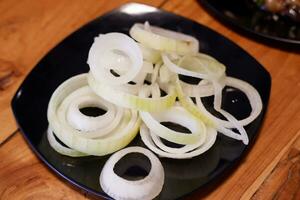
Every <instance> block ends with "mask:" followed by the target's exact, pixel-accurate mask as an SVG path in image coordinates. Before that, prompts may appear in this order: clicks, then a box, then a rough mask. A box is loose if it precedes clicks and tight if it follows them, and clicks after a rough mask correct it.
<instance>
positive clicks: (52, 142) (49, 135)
mask: <svg viewBox="0 0 300 200" xmlns="http://www.w3.org/2000/svg"><path fill="white" fill-rule="evenodd" d="M47 139H48V141H49V144H50V146H51V147H52V148H53V149H54V150H55V151H56V152H58V153H60V154H62V155H65V156H71V157H83V156H88V155H87V154H84V153H81V152H79V151H76V150H74V149H71V148H67V147H65V146H63V145H61V144H60V143H59V142H58V141H57V140H56V139H55V137H54V133H53V131H52V130H51V128H50V127H48V129H47Z"/></svg>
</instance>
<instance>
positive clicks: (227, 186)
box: [164, 0, 300, 199]
mask: <svg viewBox="0 0 300 200" xmlns="http://www.w3.org/2000/svg"><path fill="white" fill-rule="evenodd" d="M164 9H166V10H169V11H172V12H175V13H176V14H179V15H182V16H184V17H187V18H190V19H193V20H195V21H197V22H199V23H202V24H205V25H207V26H209V27H210V28H212V29H214V30H215V31H217V32H219V33H221V34H223V35H225V36H226V37H228V38H230V39H231V40H233V41H234V42H236V43H237V44H238V45H239V46H241V47H242V48H243V49H246V50H247V51H248V52H249V53H250V54H251V55H253V56H254V57H255V58H256V59H257V60H258V61H259V62H260V63H261V64H262V65H263V66H264V67H265V68H266V69H267V70H268V71H269V72H270V74H271V77H272V90H271V97H270V103H269V108H268V111H267V114H266V119H265V121H264V124H263V127H262V129H261V131H260V135H259V137H258V139H257V141H256V143H255V145H254V146H253V147H252V149H251V152H250V153H249V154H248V156H247V157H246V158H245V159H244V160H243V161H242V162H241V164H240V165H239V167H238V168H237V169H236V170H234V172H233V173H232V174H231V176H229V177H227V178H226V180H224V181H223V182H222V184H220V185H219V186H218V188H217V189H215V190H212V189H211V188H209V189H207V191H206V192H204V193H206V194H203V192H201V193H195V194H194V195H193V196H192V197H191V198H190V199H198V198H200V197H205V198H207V199H240V198H241V197H242V195H243V194H244V193H245V192H246V191H247V189H248V188H249V187H250V186H251V185H252V183H255V181H256V180H257V179H259V178H260V176H261V175H263V174H262V173H263V171H264V169H265V168H266V167H268V166H269V165H270V164H271V163H272V161H273V160H274V158H275V157H276V156H277V155H278V154H279V153H280V151H281V150H282V149H284V147H285V146H286V145H287V144H288V143H289V141H290V140H291V139H292V138H293V137H294V136H295V134H296V133H297V132H298V131H299V130H300V123H299V120H300V115H299V112H300V93H299V91H300V78H299V77H300V68H299V64H300V56H299V54H297V53H295V52H292V51H290V52H289V51H283V50H281V49H277V48H272V47H269V46H266V45H264V44H260V43H258V42H256V41H254V40H251V39H249V38H246V37H244V36H241V35H239V34H237V33H235V32H233V31H232V30H231V29H228V28H227V27H225V26H224V25H222V24H221V23H219V22H218V21H216V20H215V19H214V18H212V17H211V16H210V15H209V14H208V13H207V12H206V11H205V10H204V9H203V8H202V7H201V6H200V5H199V3H198V2H197V1H194V0H186V1H180V0H172V1H168V2H167V3H166V4H165V5H164ZM241 67H242V66H241ZM248 198H249V196H248ZM246 199H247V198H246Z"/></svg>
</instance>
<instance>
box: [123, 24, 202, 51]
mask: <svg viewBox="0 0 300 200" xmlns="http://www.w3.org/2000/svg"><path fill="white" fill-rule="evenodd" d="M129 34H130V36H131V37H132V38H134V39H135V40H136V41H138V42H140V43H141V44H143V45H145V46H146V47H149V48H152V49H155V50H159V51H167V52H176V53H178V54H193V53H197V52H198V50H199V42H198V40H197V39H196V38H194V37H192V36H190V35H186V34H183V33H179V32H176V31H171V30H167V29H163V28H160V27H156V26H150V25H149V26H147V23H145V25H144V24H140V23H136V24H134V25H133V26H132V27H131V29H130V31H129Z"/></svg>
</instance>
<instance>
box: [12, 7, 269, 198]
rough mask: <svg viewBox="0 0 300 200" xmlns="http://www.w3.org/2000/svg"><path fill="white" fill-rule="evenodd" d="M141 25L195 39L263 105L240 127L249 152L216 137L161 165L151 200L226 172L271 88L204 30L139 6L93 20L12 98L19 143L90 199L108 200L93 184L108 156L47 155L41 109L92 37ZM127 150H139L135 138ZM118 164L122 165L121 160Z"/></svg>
mask: <svg viewBox="0 0 300 200" xmlns="http://www.w3.org/2000/svg"><path fill="white" fill-rule="evenodd" d="M146 20H148V21H149V22H150V23H151V24H153V25H157V26H161V27H165V28H168V29H172V30H175V31H180V32H184V33H187V34H190V35H192V36H194V37H196V38H197V39H198V40H199V41H200V44H201V47H200V48H201V51H202V52H205V53H208V54H210V55H212V56H213V57H215V58H216V59H218V60H219V61H221V62H223V63H224V64H225V65H226V66H227V74H228V75H230V76H233V77H237V78H240V79H243V80H245V81H247V82H249V83H250V84H252V85H253V86H254V87H255V88H256V89H257V90H258V92H259V93H260V95H261V97H262V100H263V105H264V106H263V112H262V113H261V115H260V116H259V117H258V118H257V119H256V120H255V121H254V122H252V123H251V124H250V125H248V126H247V127H246V130H247V132H248V134H249V139H250V145H249V146H244V145H243V144H242V143H241V142H239V141H234V140H232V139H229V138H226V137H223V136H221V135H219V136H218V138H217V142H216V144H215V145H214V146H213V147H212V148H211V149H210V150H209V151H208V152H206V153H204V154H203V155H201V156H198V157H196V158H193V159H188V160H171V159H161V162H162V164H163V167H164V169H165V176H166V177H165V184H164V187H163V190H162V192H161V194H160V195H159V196H158V197H157V199H175V198H179V197H182V196H184V195H187V194H189V193H191V192H192V191H194V190H196V189H199V188H201V187H202V186H203V185H205V184H209V183H211V182H212V181H213V180H217V179H218V178H219V177H220V176H221V174H224V173H225V172H228V171H229V169H230V168H232V166H234V165H235V164H236V163H237V161H238V160H240V159H241V158H243V157H244V155H245V152H246V150H247V149H249V147H251V144H253V142H254V139H255V137H256V136H257V134H258V131H259V128H260V126H261V123H262V121H263V117H264V113H265V110H266V108H267V104H268V99H269V94H270V87H271V78H270V75H269V73H268V72H267V71H266V70H265V69H264V68H263V67H262V66H261V65H260V64H259V63H258V62H257V61H256V60H255V59H254V58H252V57H251V56H250V55H249V54H247V53H246V52H245V51H244V50H242V49H241V48H240V47H238V46H237V45H235V44H234V43H233V42H231V41H230V40H228V39H226V38H224V37H223V36H221V35H220V34H218V33H216V32H214V31H212V30H210V29H209V28H207V27H205V26H203V25H200V24H197V23H196V22H193V21H191V20H188V19H185V18H183V17H180V16H177V15H174V14H171V13H168V12H165V11H161V10H158V9H156V8H153V7H149V6H145V5H141V4H126V5H124V6H122V7H120V8H119V9H116V10H113V11H111V12H110V13H108V14H106V15H104V16H101V17H100V18H97V19H95V20H94V21H92V22H91V23H89V24H87V25H85V26H84V27H82V28H81V29H79V30H78V31H76V32H75V33H73V34H71V35H70V36H69V37H67V38H66V39H65V40H63V41H62V42H61V43H60V44H59V45H57V46H56V47H55V48H54V49H52V50H51V51H50V52H49V53H48V54H47V55H46V56H45V57H44V58H43V59H42V60H41V61H40V62H39V63H38V64H37V66H36V67H35V68H34V69H33V70H32V71H31V72H30V74H29V75H28V76H27V77H26V79H25V81H24V82H23V83H22V85H21V86H20V88H19V89H18V91H17V92H16V95H15V96H14V98H13V101H12V108H13V112H14V115H15V118H16V120H17V123H18V125H19V127H20V129H21V131H22V133H23V134H24V137H25V139H26V140H27V142H28V143H29V145H30V146H31V148H32V149H33V150H34V152H35V153H36V154H37V155H38V157H39V158H40V159H41V160H42V161H43V162H44V163H45V164H46V165H47V166H49V167H50V168H51V169H52V170H53V171H54V172H55V173H57V174H59V175H60V176H61V177H63V178H64V179H66V180H67V181H69V182H71V183H72V184H74V185H76V186H78V187H79V188H81V189H83V190H85V191H87V192H90V193H92V194H94V195H96V196H102V197H106V198H108V196H107V195H106V194H105V193H103V191H102V189H101V188H100V185H99V181H98V180H99V175H100V172H101V169H102V166H103V165H104V163H105V161H106V160H107V158H108V157H109V156H105V157H92V156H90V157H85V158H69V157H66V156H62V155H59V154H58V153H56V152H55V151H54V150H53V149H51V147H50V146H49V143H48V141H47V139H46V129H47V126H48V123H47V116H46V111H47V105H48V102H49V99H50V96H51V95H52V93H53V91H54V90H55V89H56V88H57V86H58V85H59V84H61V83H62V82H63V81H64V80H66V79H67V78H70V77H71V76H74V75H76V74H79V73H83V72H87V71H88V65H87V64H86V60H87V55H88V51H89V48H90V46H91V44H92V43H93V40H94V37H95V36H97V35H98V34H99V33H108V32H112V31H117V32H123V33H127V34H128V31H129V28H130V27H131V26H132V25H133V23H135V22H144V21H146ZM230 91H231V92H227V93H226V95H224V99H223V102H224V104H223V106H224V107H225V108H226V109H227V110H229V111H230V112H231V113H232V114H234V115H235V116H237V117H238V118H241V117H245V116H246V115H247V114H249V112H250V111H249V105H248V101H247V99H245V96H244V95H242V94H241V93H240V92H238V91H234V90H233V91H232V90H230ZM211 100H212V99H211V98H207V99H205V102H206V104H207V106H210V107H211ZM133 144H134V145H141V146H143V143H142V142H141V140H140V138H139V136H138V137H137V138H136V139H135V140H134V141H133V142H132V143H131V145H133ZM131 159H132V158H131ZM137 159H139V158H138V157H137ZM129 160H130V159H129ZM122 162H123V163H124V162H125V163H126V160H123V161H122ZM128 162H129V161H128ZM123 171H124V170H123ZM125 171H126V170H125ZM128 173H129V172H128ZM130 173H131V176H133V175H134V174H135V173H136V175H139V174H140V172H139V171H138V170H137V171H132V170H131V171H130ZM130 173H129V174H130Z"/></svg>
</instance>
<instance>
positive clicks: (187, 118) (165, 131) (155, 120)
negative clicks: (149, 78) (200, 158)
mask: <svg viewBox="0 0 300 200" xmlns="http://www.w3.org/2000/svg"><path fill="white" fill-rule="evenodd" d="M140 117H141V118H142V120H143V122H144V123H145V124H146V126H147V127H148V128H149V129H150V130H151V132H153V133H155V134H156V135H158V136H159V137H161V138H164V139H166V140H168V141H170V142H174V143H177V144H195V143H197V142H198V141H200V143H201V141H202V143H203V142H204V140H205V138H206V127H205V125H204V123H203V122H202V121H201V120H199V119H198V118H196V117H194V116H193V115H192V114H190V113H189V112H187V111H186V110H185V109H184V108H182V107H179V106H174V107H172V108H170V109H168V110H165V111H164V112H156V113H148V112H141V111H140ZM160 122H173V123H176V124H179V125H182V126H184V127H186V128H188V129H189V130H190V131H191V134H188V133H182V132H178V131H174V130H171V129H169V128H167V127H166V126H164V125H162V124H160Z"/></svg>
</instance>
